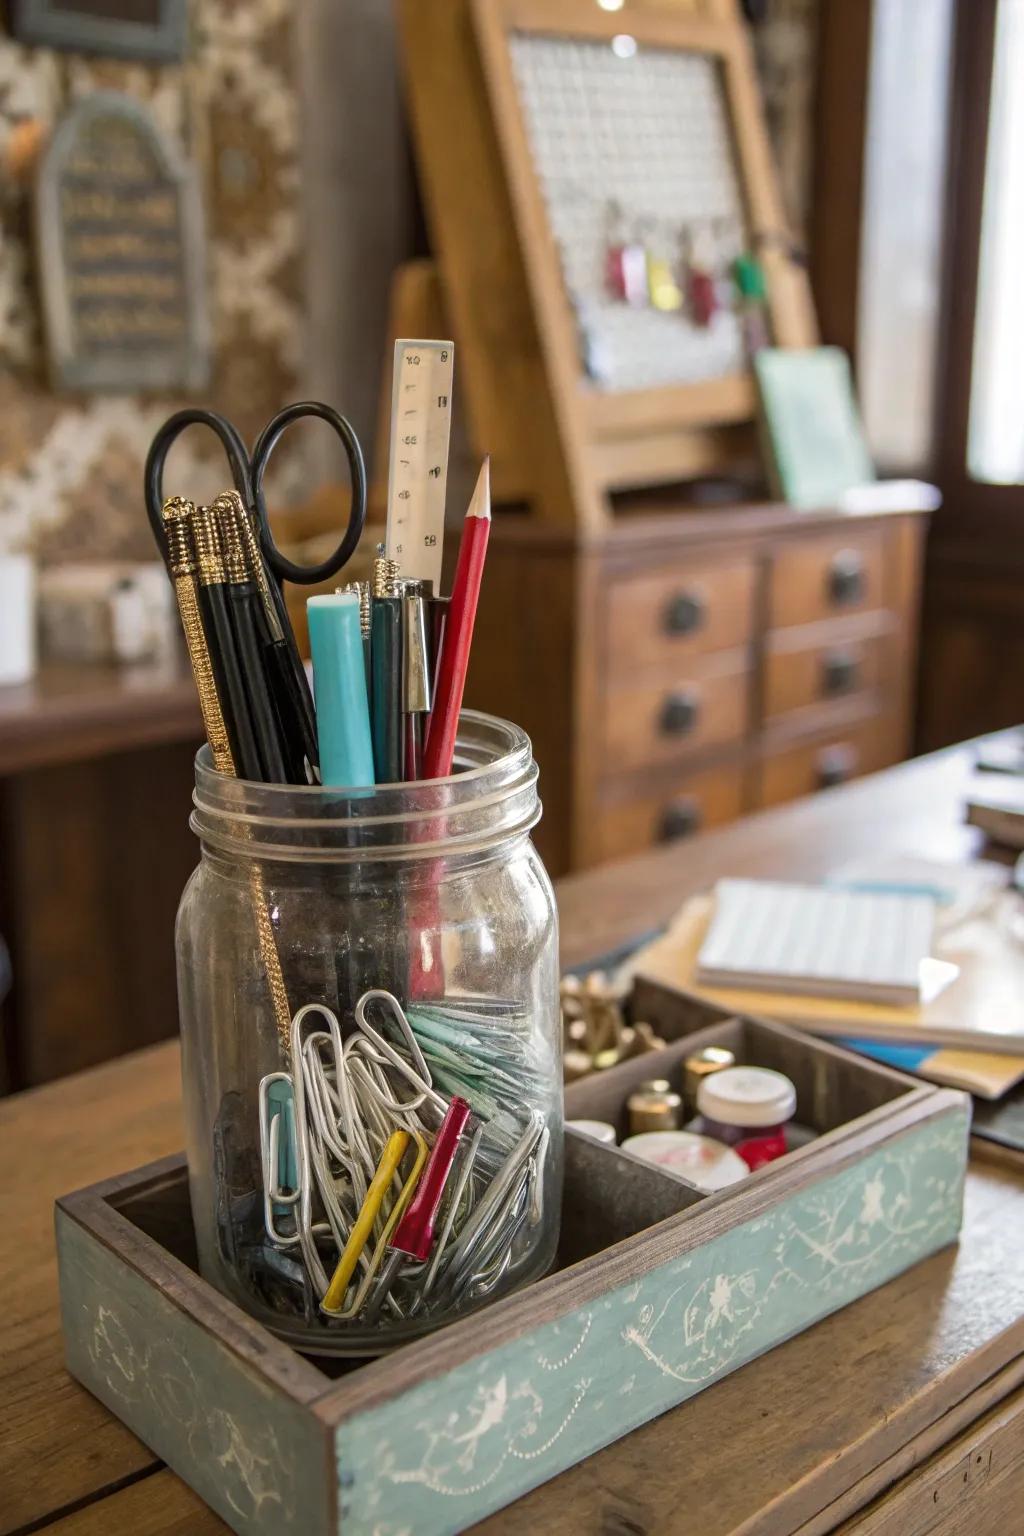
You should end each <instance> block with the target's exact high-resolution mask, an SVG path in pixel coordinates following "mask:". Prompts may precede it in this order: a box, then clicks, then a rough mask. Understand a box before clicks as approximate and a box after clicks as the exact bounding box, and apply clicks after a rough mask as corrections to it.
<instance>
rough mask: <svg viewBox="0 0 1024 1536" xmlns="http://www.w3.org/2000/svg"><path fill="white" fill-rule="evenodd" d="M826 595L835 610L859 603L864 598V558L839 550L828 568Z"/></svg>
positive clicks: (860, 555)
mask: <svg viewBox="0 0 1024 1536" xmlns="http://www.w3.org/2000/svg"><path fill="white" fill-rule="evenodd" d="M828 595H829V598H830V600H831V601H832V602H833V603H834V604H835V605H836V607H837V608H843V607H846V606H847V605H848V604H850V603H859V602H860V601H861V599H862V598H863V596H864V556H863V555H862V554H861V553H860V551H859V550H856V549H841V550H840V551H839V553H838V554H837V555H835V556H833V559H832V563H831V565H830V566H829V568H828Z"/></svg>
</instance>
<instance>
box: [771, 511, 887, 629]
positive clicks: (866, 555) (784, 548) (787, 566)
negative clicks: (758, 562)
mask: <svg viewBox="0 0 1024 1536" xmlns="http://www.w3.org/2000/svg"><path fill="white" fill-rule="evenodd" d="M885 555H886V536H885V531H884V529H881V528H877V529H860V530H854V529H851V530H850V532H849V533H842V534H828V535H827V536H822V535H816V536H815V537H813V538H806V539H796V540H793V541H792V542H791V543H788V544H783V545H780V547H779V548H778V549H777V551H776V552H775V555H774V556H773V558H772V565H771V576H770V581H769V599H768V625H769V628H770V629H782V628H784V627H786V626H787V625H789V624H813V623H816V622H817V621H818V620H819V619H827V618H830V617H832V616H834V615H836V614H846V613H865V612H867V611H868V610H870V609H874V608H884V606H885Z"/></svg>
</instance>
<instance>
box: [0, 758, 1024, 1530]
mask: <svg viewBox="0 0 1024 1536" xmlns="http://www.w3.org/2000/svg"><path fill="white" fill-rule="evenodd" d="M971 757H972V754H971V753H970V751H969V750H967V749H957V750H954V751H952V752H949V753H944V754H940V755H937V756H935V757H932V758H928V759H922V760H920V761H918V762H916V763H912V764H909V765H904V766H903V767H900V768H897V769H894V770H891V771H890V772H888V773H885V774H883V775H879V776H878V777H877V778H875V779H873V780H865V781H860V782H858V783H855V784H853V785H850V786H847V787H844V788H841V789H837V790H832V791H829V792H828V793H827V794H824V795H821V796H819V797H818V798H817V799H815V800H813V801H808V802H803V803H798V804H795V805H792V806H787V807H785V808H783V809H780V810H777V811H771V812H767V813H764V814H762V815H760V816H758V817H755V818H751V819H750V820H748V821H745V822H741V823H739V824H737V825H735V826H732V827H729V828H727V829H725V830H724V831H721V832H714V833H709V834H707V835H705V836H703V837H701V838H698V839H696V840H695V841H693V842H692V843H687V844H685V845H684V846H682V847H677V848H675V849H671V850H665V851H663V852H658V853H654V854H650V855H648V856H645V857H644V858H643V859H639V860H636V861H631V862H628V863H623V864H620V865H618V866H616V867H612V868H609V869H606V870H602V871H599V872H596V873H594V874H590V875H581V876H575V877H573V878H572V879H569V880H567V881H565V882H564V883H563V884H562V886H561V887H560V905H561V912H562V941H563V953H564V958H565V959H566V961H567V963H571V962H576V961H579V960H582V959H585V958H586V957H587V956H588V955H592V954H595V953H598V952H600V951H601V950H603V949H606V948H608V947H610V946H612V945H614V944H616V943H619V942H621V941H622V940H623V939H625V938H627V937H628V936H629V935H631V934H633V933H635V932H637V931H640V930H642V929H644V928H646V927H649V926H651V925H652V924H653V923H654V922H657V921H660V920H662V919H663V918H665V917H666V916H668V914H669V913H670V911H671V910H672V909H673V908H674V907H675V906H676V905H678V903H679V902H680V901H681V900H682V899H683V897H685V896H686V895H688V894H690V893H691V892H693V891H694V890H695V889H697V888H699V887H700V886H702V885H704V884H706V883H707V882H708V880H710V879H711V878H712V877H713V876H714V875H718V874H722V873H725V872H729V871H732V872H739V871H746V872H751V873H754V872H756V873H764V874H767V873H769V872H770V873H773V874H776V875H783V876H814V875H820V874H822V873H824V872H825V871H826V870H827V869H829V868H830V867H833V866H835V865H836V864H838V863H840V862H841V861H842V860H844V859H846V858H848V857H850V856H851V855H853V854H854V853H858V852H863V851H864V850H865V849H866V848H869V847H870V848H874V849H875V850H880V849H902V850H907V851H910V852H914V853H918V854H922V855H930V856H936V857H946V856H948V857H956V856H958V855H964V854H967V853H970V852H971V851H972V850H973V849H974V848H975V846H976V834H975V833H974V832H972V831H970V830H968V829H966V828H964V827H962V826H961V825H960V824H959V818H960V815H961V811H960V804H961V797H962V788H963V784H964V781H965V778H966V776H967V773H968V772H969V769H970V763H971ZM181 1144H182V1132H181V1115H180V1096H179V1083H178V1052H177V1046H176V1044H174V1043H168V1044H165V1045H160V1046H157V1047H154V1048H152V1049H151V1050H148V1051H145V1052H141V1053H139V1054H137V1055H134V1056H130V1057H126V1058H124V1059H122V1060H120V1061H116V1062H112V1063H110V1064H108V1065H106V1066H103V1067H100V1068H97V1069H96V1070H94V1071H92V1072H89V1073H87V1074H83V1075H81V1076H79V1077H76V1078H69V1079H66V1080H64V1081H62V1082H59V1083H56V1084H54V1085H52V1086H50V1087H46V1088H43V1089H39V1090H36V1091H35V1092H33V1093H29V1094H24V1095H22V1096H20V1097H18V1098H14V1099H11V1100H7V1101H0V1159H2V1166H3V1167H5V1168H6V1169H7V1170H8V1177H7V1179H6V1181H5V1183H4V1185H3V1194H2V1195H0V1230H2V1231H3V1234H4V1237H3V1243H2V1246H0V1287H2V1291H0V1294H2V1296H3V1302H4V1305H3V1311H2V1323H0V1402H2V1403H3V1404H4V1409H3V1421H4V1430H3V1433H2V1434H0V1490H2V1495H0V1536H11V1533H13V1532H16V1531H19V1530H21V1529H23V1528H24V1527H31V1528H32V1529H36V1528H38V1527H39V1526H45V1527H46V1528H47V1529H48V1530H53V1531H54V1532H59V1533H60V1536H87V1533H97V1536H99V1533H102V1536H110V1533H111V1532H121V1531H125V1532H128V1531H130V1532H132V1533H133V1536H171V1533H181V1536H184V1533H187V1536H213V1533H215V1532H217V1533H219V1532H223V1531H224V1530H225V1527H224V1526H223V1525H222V1523H221V1522H220V1521H219V1520H218V1519H217V1517H216V1516H214V1515H213V1514H211V1513H210V1512H209V1511H208V1510H207V1509H206V1508H205V1507H204V1506H203V1505H201V1504H200V1503H199V1501H198V1500H197V1499H196V1498H195V1496H194V1495H193V1494H192V1493H191V1492H190V1491H189V1490H188V1489H187V1488H186V1487H185V1486H184V1484H182V1483H181V1482H180V1481H179V1480H178V1479H177V1478H176V1477H175V1476H174V1475H173V1474H172V1473H170V1472H168V1471H167V1470H166V1469H163V1468H161V1467H160V1465H159V1463H157V1462H156V1460H155V1458H154V1457H153V1455H152V1453H151V1452H150V1451H148V1450H147V1449H146V1447H145V1446H143V1445H141V1444H140V1443H139V1442H138V1441H137V1440H135V1438H134V1437H133V1436H132V1435H131V1434H130V1433H129V1432H128V1431H127V1430H126V1429H125V1428H123V1427H122V1425H121V1424H120V1423H119V1422H118V1421H117V1420H116V1419H114V1418H113V1417H112V1416H111V1415H110V1414H109V1413H108V1412H107V1411H106V1410H105V1409H104V1408H102V1407H101V1406H100V1405H99V1403H97V1402H96V1401H94V1400H93V1399H92V1398H90V1397H89V1396H88V1395H87V1394H86V1393H85V1392H84V1391H83V1390H82V1389H81V1388H80V1387H78V1386H77V1385H76V1383H75V1382H73V1381H72V1380H71V1378H70V1377H69V1376H67V1375H66V1374H65V1372H64V1371H63V1369H62V1364H61V1359H62V1354H61V1339H60V1332H59V1320H58V1314H57V1277H56V1266H55V1261H54V1252H53V1235H52V1203H53V1200H54V1198H55V1197H56V1196H57V1195H59V1194H61V1193H64V1192H66V1191H68V1190H70V1189H72V1188H75V1187H78V1186H80V1185H83V1184H87V1183H91V1182H93V1181H94V1180H97V1179H99V1178H102V1177H105V1176H107V1175H109V1174H113V1173H116V1172H119V1171H121V1170H124V1169H128V1168H131V1167H134V1166H136V1165H138V1164H141V1163H144V1162H147V1161H149V1160H151V1159H153V1158H157V1157H160V1156H163V1155H164V1154H166V1153H169V1152H172V1151H176V1150H178V1149H179V1148H180V1146H181ZM1021 1382H1024V1172H1022V1171H1021V1166H1020V1164H1019V1163H1018V1162H1017V1161H1016V1160H1014V1159H1012V1158H1010V1157H1007V1156H1004V1155H998V1154H995V1153H991V1152H988V1151H986V1150H985V1149H984V1147H983V1145H982V1144H980V1143H979V1144H977V1150H976V1155H975V1157H974V1160H973V1162H972V1167H971V1172H970V1175H969V1179H968V1190H967V1204H966V1214H965V1225H964V1232H963V1236H962V1239H961V1242H960V1244H959V1246H958V1247H957V1248H955V1249H949V1250H946V1251H945V1252H943V1253H940V1254H938V1255H936V1256H935V1257H934V1258H932V1259H930V1260H929V1261H927V1262H926V1263H925V1264H922V1265H918V1266H917V1267H916V1268H914V1269H912V1270H910V1271H909V1272H908V1273H907V1274H906V1275H903V1276H902V1277H900V1278H898V1279H897V1280H894V1281H893V1282H891V1283H890V1284H889V1285H887V1286H885V1287H884V1288H883V1289H882V1290H881V1291H879V1292H877V1293H875V1294H874V1295H872V1296H868V1297H865V1298H864V1299H863V1300H862V1301H859V1302H857V1303H855V1304H854V1305H853V1306H851V1307H848V1308H846V1309H845V1310H844V1311H842V1312H840V1313H837V1314H836V1315H835V1316H833V1317H831V1318H828V1319H827V1320H826V1321H825V1322H823V1323H820V1324H818V1325H817V1326H816V1327H814V1328H812V1329H810V1330H809V1331H808V1332H806V1333H804V1334H802V1335H800V1336H799V1337H797V1338H796V1339H793V1340H792V1341H791V1342H790V1343H788V1344H785V1345H783V1346H782V1347H780V1348H779V1349H776V1350H774V1351H773V1352H771V1353H770V1354H769V1355H766V1356H764V1357H763V1358H762V1359H760V1360H758V1361H755V1362H754V1363H752V1364H751V1365H748V1366H746V1367H744V1369H743V1370H741V1371H738V1372H736V1373H735V1374H734V1375H732V1376H730V1377H728V1378H727V1379H726V1380H724V1381H722V1382H721V1383H719V1384H718V1385H716V1386H715V1387H712V1388H711V1389H709V1390H708V1391H706V1392H703V1393H702V1394H701V1395H700V1396H699V1397H697V1398H695V1399H693V1400H692V1401H690V1402H689V1403H685V1404H683V1405H682V1406H681V1407H679V1408H677V1409H675V1410H674V1411H672V1412H671V1413H669V1414H666V1415H664V1416H663V1417H662V1418H660V1419H657V1420H655V1421H654V1422H653V1423H651V1424H648V1425H646V1426H645V1427H644V1428H643V1429H641V1430H639V1431H637V1432H636V1433H635V1434H633V1435H630V1436H629V1437H628V1438H626V1439H624V1440H620V1441H619V1442H618V1443H617V1444H615V1445H612V1446H610V1447H609V1448H608V1449H607V1450H605V1451H602V1452H601V1453H599V1455H597V1456H595V1457H592V1458H590V1459H589V1460H588V1461H587V1462H586V1463H584V1464H582V1465H581V1466H580V1467H576V1468H573V1469H571V1470H570V1471H568V1472H566V1473H564V1474H563V1475H562V1476H561V1477H559V1478H556V1479H555V1480H554V1481H553V1482H551V1483H548V1484H546V1485H545V1486H544V1487H542V1488H540V1489H537V1490H536V1491H535V1492H534V1493H532V1494H530V1495H529V1496H528V1497H527V1498H525V1499H523V1500H521V1501H520V1502H519V1503H517V1504H516V1505H514V1506H512V1507H511V1508H510V1509H507V1510H504V1511H502V1512H501V1513H499V1514H498V1515H496V1516H494V1517H492V1519H491V1520H489V1521H487V1522H485V1523H484V1525H483V1526H481V1527H480V1528H479V1529H480V1530H486V1531H487V1532H488V1533H493V1536H515V1533H517V1532H522V1533H524V1536H525V1533H527V1532H530V1533H531V1536H532V1532H533V1531H535V1530H536V1529H543V1530H546V1531H551V1532H555V1533H570V1532H587V1533H591V1532H594V1533H597V1532H602V1533H604V1532H607V1533H626V1532H636V1533H648V1532H651V1533H653V1532H660V1531H668V1530H671V1531H672V1532H673V1533H674V1536H769V1533H770V1536H782V1533H792V1536H797V1533H799V1536H823V1533H824V1532H827V1531H830V1530H833V1529H834V1528H835V1526H836V1525H837V1524H839V1523H840V1522H841V1521H842V1520H843V1519H845V1517H846V1516H847V1515H848V1514H850V1513H852V1511H854V1510H855V1509H858V1508H860V1507H862V1506H863V1504H864V1503H865V1502H866V1501H867V1500H868V1499H870V1498H872V1497H874V1495H875V1494H876V1493H877V1492H878V1491H879V1490H880V1489H881V1488H883V1487H885V1486H886V1485H887V1484H888V1483H890V1482H892V1481H893V1480H894V1479H895V1478H897V1477H899V1476H901V1475H902V1474H903V1473H905V1472H906V1471H907V1470H908V1469H909V1468H910V1467H911V1466H913V1465H914V1464H915V1462H916V1461H917V1460H919V1459H920V1458H921V1457H922V1456H924V1455H926V1454H928V1453H929V1452H930V1451H931V1450H932V1449H934V1448H935V1447H936V1446H939V1445H942V1444H944V1443H945V1442H946V1441H947V1440H948V1439H949V1438H950V1437H951V1436H953V1435H955V1434H957V1433H959V1431H960V1430H961V1429H962V1428H964V1427H965V1426H966V1425H967V1424H969V1423H970V1422H972V1420H973V1419H975V1418H976V1417H977V1416H978V1415H979V1414H980V1413H982V1412H984V1411H986V1410H987V1408H988V1407H990V1406H991V1405H992V1404H993V1403H995V1402H998V1401H999V1400H1000V1399H1001V1398H1002V1397H1004V1396H1006V1394H1007V1393H1009V1392H1010V1391H1011V1390H1013V1389H1015V1388H1016V1387H1018V1386H1019V1385H1020V1384H1021Z"/></svg>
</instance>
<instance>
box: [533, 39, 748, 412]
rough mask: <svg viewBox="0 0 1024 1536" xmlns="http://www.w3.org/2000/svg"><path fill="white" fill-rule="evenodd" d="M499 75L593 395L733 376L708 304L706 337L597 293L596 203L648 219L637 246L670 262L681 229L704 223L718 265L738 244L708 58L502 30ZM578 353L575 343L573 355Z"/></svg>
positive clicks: (729, 321)
mask: <svg viewBox="0 0 1024 1536" xmlns="http://www.w3.org/2000/svg"><path fill="white" fill-rule="evenodd" d="M509 46H510V50H511V57H512V67H513V70H514V72H515V77H516V82H517V85H518V89H519V94H520V99H521V102H522V107H523V113H524V117H525V121H526V129H527V134H528V137H529V141H530V147H531V150H532V154H533V160H534V167H535V171H536V174H537V178H538V181H539V184H540V188H541V192H542V195H543V198H544V202H545V205H546V208H547V214H548V219H549V221H550V224H551V228H552V232H553V234H554V237H555V240H556V243H557V245H558V247H559V251H560V254H561V260H562V275H563V279H564V282H565V286H566V289H567V292H568V294H569V296H570V300H571V301H572V302H573V303H574V304H575V306H576V309H577V312H578V314H579V315H580V318H581V320H582V322H583V326H584V327H585V329H586V332H587V334H588V336H589V338H590V344H591V348H592V349H593V353H594V355H597V356H599V358H600V367H601V372H602V374H603V378H602V381H601V384H600V386H599V387H602V388H605V389H608V390H611V391H621V390H628V389H644V388H650V387H652V386H659V385H666V384H690V383H698V382H700V381H702V380H706V379H714V378H721V377H723V376H724V375H727V374H732V373H737V372H740V371H742V370H743V369H744V368H745V367H746V358H745V355H744V349H743V343H742V337H741V333H740V326H739V322H738V320H737V318H736V316H735V315H734V314H733V313H732V312H731V311H729V310H723V309H720V310H719V311H718V313H717V314H716V315H715V317H714V319H713V321H712V323H711V325H710V326H708V327H707V328H704V327H702V326H698V325H695V324H693V322H692V321H690V320H688V319H687V318H686V317H685V315H684V314H680V313H678V312H675V313H663V312H661V311H658V310H649V309H640V308H631V307H630V306H628V305H626V304H624V303H622V302H620V301H617V300H615V299H613V298H612V297H610V296H609V294H608V292H607V289H606V286H605V257H606V252H607V248H608V244H609V212H608V205H609V202H610V201H614V202H617V203H619V204H620V205H621V207H622V208H623V209H624V210H625V211H626V213H627V215H628V218H627V223H626V230H627V233H630V232H631V224H632V219H633V216H642V217H643V218H645V219H649V220H650V221H652V223H653V226H654V230H655V233H654V234H653V235H651V236H649V237H648V238H647V240H646V241H645V243H646V244H647V245H648V248H649V249H650V250H652V251H653V252H655V253H656V254H657V255H659V256H664V257H666V258H667V259H669V260H672V261H673V262H675V261H676V259H677V257H678V253H679V250H680V241H681V231H682V227H683V226H686V225H689V226H691V227H693V228H695V229H697V230H707V229H708V228H709V226H710V221H711V220H712V219H715V220H721V221H723V222H724V223H726V224H727V226H728V232H727V233H726V232H720V233H719V234H718V235H717V236H716V241H715V249H716V253H717V258H718V262H719V263H723V264H724V263H725V262H727V261H731V260H732V258H733V257H735V256H738V255H739V254H741V252H742V251H743V250H744V249H745V248H746V247H747V244H748V241H747V240H746V238H745V235H744V228H745V220H744V215H743V202H742V198H741V194H740V188H739V182H738V178H737V173H736V166H735V161H734V158H733V146H732V140H731V135H730V129H729V122H728V116H727V108H726V101H725V93H724V88H723V83H722V79H721V76H720V73H719V67H718V64H717V63H716V61H715V60H713V59H711V58H708V57H707V56H706V55H703V54H697V53H681V52H679V51H673V50H669V49H663V48H639V49H638V50H637V52H636V53H635V54H634V55H633V57H631V58H619V57H617V56H616V54H615V53H613V51H612V49H611V48H610V47H609V46H608V44H607V43H601V42H582V41H574V40H571V39H566V38H551V37H540V36H535V35H532V34H529V33H522V32H517V33H513V34H512V36H511V37H510V39H509ZM582 353H583V349H582V347H581V356H582Z"/></svg>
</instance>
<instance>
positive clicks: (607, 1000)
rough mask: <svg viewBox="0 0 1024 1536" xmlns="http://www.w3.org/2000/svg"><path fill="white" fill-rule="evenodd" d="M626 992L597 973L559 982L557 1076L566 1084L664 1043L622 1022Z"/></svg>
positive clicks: (647, 1028) (648, 1028)
mask: <svg viewBox="0 0 1024 1536" xmlns="http://www.w3.org/2000/svg"><path fill="white" fill-rule="evenodd" d="M629 991H630V989H629V987H628V986H626V985H624V984H622V983H619V982H617V981H615V980H614V979H611V978H609V977H607V976H606V975H605V974H604V973H603V972H602V971H591V972H590V974H589V975H587V976H586V977H583V978H581V977H579V976H572V975H570V976H563V977H562V982H561V994H562V1028H563V1052H562V1073H563V1076H564V1078H565V1081H566V1082H567V1083H572V1082H576V1080H577V1079H578V1078H581V1077H586V1076H587V1075H588V1074H589V1073H591V1072H600V1071H602V1070H604V1069H605V1068H607V1067H613V1066H615V1065H616V1063H618V1062H620V1061H630V1060H631V1059H632V1058H633V1057H634V1056H645V1055H647V1054H648V1053H649V1052H651V1051H658V1050H660V1049H661V1048H662V1046H663V1045H664V1041H663V1040H659V1039H658V1037H657V1035H656V1034H655V1033H654V1031H653V1030H652V1029H651V1026H650V1025H649V1024H645V1023H644V1022H643V1021H642V1020H638V1021H637V1022H635V1023H630V1024H627V1023H626V1017H625V1013H624V1007H623V1005H624V1003H625V1001H626V999H627V997H628V996H629Z"/></svg>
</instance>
